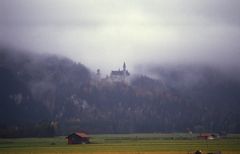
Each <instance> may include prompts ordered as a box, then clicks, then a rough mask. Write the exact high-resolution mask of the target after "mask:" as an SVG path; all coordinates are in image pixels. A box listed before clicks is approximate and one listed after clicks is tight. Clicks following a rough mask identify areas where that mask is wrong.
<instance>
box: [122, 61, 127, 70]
mask: <svg viewBox="0 0 240 154" xmlns="http://www.w3.org/2000/svg"><path fill="white" fill-rule="evenodd" d="M126 68H127V67H126V63H125V62H124V63H123V71H126Z"/></svg>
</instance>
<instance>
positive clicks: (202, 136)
mask: <svg viewBox="0 0 240 154" xmlns="http://www.w3.org/2000/svg"><path fill="white" fill-rule="evenodd" d="M215 137H216V136H215V135H214V134H211V133H201V134H199V136H198V139H204V140H212V139H214V138H215Z"/></svg>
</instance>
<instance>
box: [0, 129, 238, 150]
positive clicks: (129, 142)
mask: <svg viewBox="0 0 240 154" xmlns="http://www.w3.org/2000/svg"><path fill="white" fill-rule="evenodd" d="M90 141H91V144H85V145H68V144H67V140H66V139H65V138H64V137H54V138H21V139H0V154H14V153H16V154H18V153H21V154H25V153H26V154H33V153H39V154H40V153H45V154H65V153H67V154H70V153H72V154H77V153H91V154H97V153H99V154H105V153H108V154H109V153H115V154H117V153H129V154H150V153H162V154H170V153H173V154H184V153H186V154H187V153H192V152H194V151H196V150H197V149H201V150H202V151H203V152H204V153H207V152H215V151H222V153H224V154H238V153H239V154H240V136H239V135H229V136H228V137H227V138H224V139H215V140H198V139H196V135H189V134H158V133H156V134H109V135H92V136H91V140H90Z"/></svg>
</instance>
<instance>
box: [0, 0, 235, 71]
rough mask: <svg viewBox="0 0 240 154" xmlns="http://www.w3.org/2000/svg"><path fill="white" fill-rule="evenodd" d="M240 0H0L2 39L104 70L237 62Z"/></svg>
mask: <svg viewBox="0 0 240 154" xmlns="http://www.w3.org/2000/svg"><path fill="white" fill-rule="evenodd" d="M239 40H240V1H239V0H210V1H209V0H201V1H191V0H171V1H167V0H165V1H157V0H130V1H129V0H128V1H127V0H122V1H113V0H101V1H98V0H87V1H83V0H61V1H59V0H41V1H40V0H39V1H32V0H21V1H20V0H11V1H9V0H0V45H2V46H8V47H11V48H17V49H21V50H27V51H32V52H39V53H51V54H52V53H53V54H59V55H64V56H67V57H69V58H71V59H73V60H75V61H79V62H81V63H83V64H85V65H86V66H87V67H90V68H91V69H92V70H96V69H97V68H100V69H101V70H102V71H103V72H104V73H105V74H107V73H109V72H110V70H112V69H118V68H121V67H122V64H123V62H124V61H125V62H126V63H127V67H128V69H129V70H130V71H131V72H134V71H135V72H137V71H142V69H143V68H141V67H144V65H145V64H156V65H158V64H161V65H163V64H182V63H184V64H188V63H189V64H209V65H213V66H218V67H219V68H225V69H232V68H239V62H238V61H239V59H240V43H239Z"/></svg>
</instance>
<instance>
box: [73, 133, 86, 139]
mask: <svg viewBox="0 0 240 154" xmlns="http://www.w3.org/2000/svg"><path fill="white" fill-rule="evenodd" d="M74 134H76V135H77V136H79V137H86V138H89V135H88V134H86V133H84V132H76V133H74Z"/></svg>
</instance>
